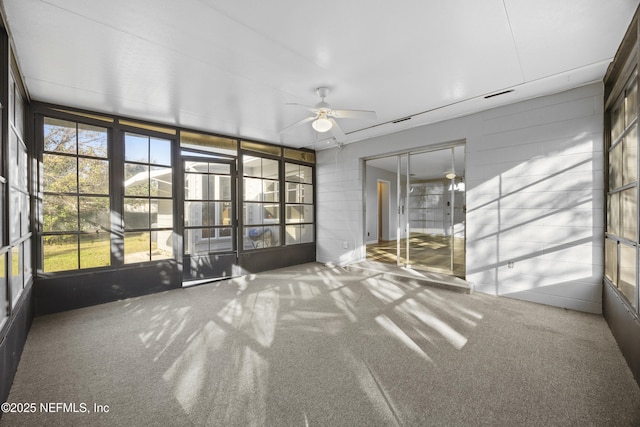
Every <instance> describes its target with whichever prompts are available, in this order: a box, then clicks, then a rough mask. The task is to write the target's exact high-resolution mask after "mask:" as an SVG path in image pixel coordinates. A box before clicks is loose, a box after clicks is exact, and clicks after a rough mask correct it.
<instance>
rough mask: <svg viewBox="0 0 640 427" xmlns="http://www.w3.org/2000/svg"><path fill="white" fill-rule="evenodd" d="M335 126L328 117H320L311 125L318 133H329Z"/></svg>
mask: <svg viewBox="0 0 640 427" xmlns="http://www.w3.org/2000/svg"><path fill="white" fill-rule="evenodd" d="M332 126H333V125H332V124H331V122H330V121H329V119H327V118H326V117H318V118H317V119H315V120H314V121H313V123H311V127H313V128H314V129H315V130H316V131H317V132H328V131H329V130H330V129H331V127H332Z"/></svg>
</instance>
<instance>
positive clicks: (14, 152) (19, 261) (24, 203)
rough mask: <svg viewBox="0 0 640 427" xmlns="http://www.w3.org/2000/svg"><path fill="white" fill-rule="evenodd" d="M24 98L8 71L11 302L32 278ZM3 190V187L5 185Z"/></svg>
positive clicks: (14, 303) (13, 303)
mask: <svg viewBox="0 0 640 427" xmlns="http://www.w3.org/2000/svg"><path fill="white" fill-rule="evenodd" d="M24 124H25V121H24V101H23V99H22V95H21V92H20V90H19V86H18V84H17V82H16V80H15V78H14V75H13V71H12V72H10V73H9V153H8V158H7V165H8V168H9V188H8V189H9V243H10V248H11V249H10V251H9V256H10V259H11V264H10V268H11V271H10V274H11V279H10V283H11V299H12V301H11V306H12V307H14V306H15V305H16V303H17V302H18V299H19V298H20V295H21V294H22V291H23V289H24V287H25V286H26V285H27V283H29V281H30V280H31V275H32V272H31V242H30V239H31V230H30V214H31V201H30V197H29V194H30V187H29V183H30V181H29V155H28V153H27V146H26V143H25V140H24V137H25V126H24ZM2 192H3V194H4V188H3V191H2Z"/></svg>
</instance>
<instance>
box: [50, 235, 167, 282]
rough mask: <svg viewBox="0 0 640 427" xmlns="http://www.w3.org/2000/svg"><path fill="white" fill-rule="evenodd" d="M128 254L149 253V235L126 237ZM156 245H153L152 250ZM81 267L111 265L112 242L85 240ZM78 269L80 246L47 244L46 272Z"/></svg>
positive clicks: (82, 245) (82, 243)
mask: <svg viewBox="0 0 640 427" xmlns="http://www.w3.org/2000/svg"><path fill="white" fill-rule="evenodd" d="M124 244H125V248H126V252H127V254H131V253H137V252H141V253H145V252H148V251H149V235H148V233H140V234H134V235H131V236H127V237H125V243H124ZM153 249H155V243H153V244H152V250H153ZM80 255H81V259H80V267H81V268H92V267H106V266H109V265H110V264H111V242H110V241H109V239H95V240H93V241H91V240H88V239H86V240H85V239H83V240H82V241H81V242H80ZM77 269H78V245H77V244H76V243H54V244H45V247H44V271H45V272H47V273H51V272H54V271H65V270H77Z"/></svg>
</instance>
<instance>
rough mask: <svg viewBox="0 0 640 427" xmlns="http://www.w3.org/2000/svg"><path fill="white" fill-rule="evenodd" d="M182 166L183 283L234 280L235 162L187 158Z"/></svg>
mask: <svg viewBox="0 0 640 427" xmlns="http://www.w3.org/2000/svg"><path fill="white" fill-rule="evenodd" d="M182 166H183V171H184V172H183V177H184V200H183V206H184V213H183V218H184V219H183V226H184V228H183V230H184V238H183V247H184V250H183V283H184V282H192V283H194V281H202V280H211V279H221V278H225V277H231V276H233V274H234V268H235V266H236V265H237V259H238V258H237V243H236V242H237V222H236V176H235V174H236V172H235V170H236V167H235V159H227V158H220V157H216V156H206V155H199V156H195V155H184V154H183V156H182ZM185 284H186V283H185Z"/></svg>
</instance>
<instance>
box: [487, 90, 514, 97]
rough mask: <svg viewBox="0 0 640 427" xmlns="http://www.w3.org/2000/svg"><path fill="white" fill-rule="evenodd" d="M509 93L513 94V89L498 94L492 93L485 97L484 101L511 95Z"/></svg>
mask: <svg viewBox="0 0 640 427" xmlns="http://www.w3.org/2000/svg"><path fill="white" fill-rule="evenodd" d="M511 92H513V89H509V90H504V91H502V92H498V93H492V94H491V95H487V96H485V97H484V99H489V98H493V97H494V96H500V95H504V94H507V93H511Z"/></svg>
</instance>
